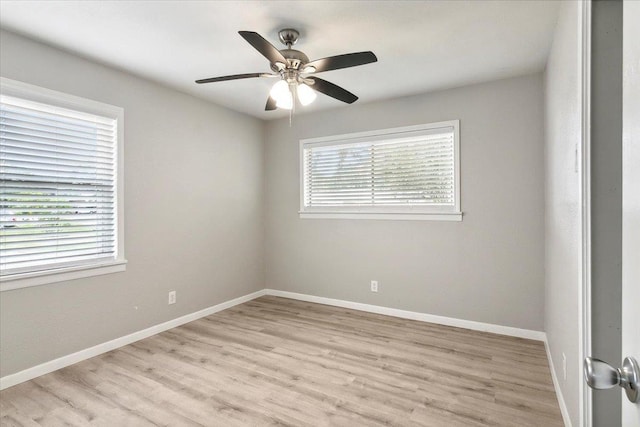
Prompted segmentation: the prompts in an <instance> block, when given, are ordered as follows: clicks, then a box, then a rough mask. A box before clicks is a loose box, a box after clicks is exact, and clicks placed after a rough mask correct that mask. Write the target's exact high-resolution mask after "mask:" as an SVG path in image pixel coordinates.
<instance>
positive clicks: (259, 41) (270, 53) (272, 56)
mask: <svg viewBox="0 0 640 427" xmlns="http://www.w3.org/2000/svg"><path fill="white" fill-rule="evenodd" d="M238 33H239V34H240V35H241V36H242V38H244V39H245V40H246V41H248V42H249V44H250V45H251V46H253V47H254V48H255V49H256V50H257V51H258V52H260V53H261V54H262V56H264V57H265V58H267V59H268V60H269V62H271V63H272V64H275V63H276V62H281V63H283V64H285V65H286V63H287V60H286V59H285V58H284V56H282V54H281V53H280V51H279V50H278V49H276V47H275V46H274V45H272V44H271V43H269V42H268V41H266V40H265V39H264V37H262V36H261V35H260V34H258V33H255V32H253V31H238Z"/></svg>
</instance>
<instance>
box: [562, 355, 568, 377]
mask: <svg viewBox="0 0 640 427" xmlns="http://www.w3.org/2000/svg"><path fill="white" fill-rule="evenodd" d="M562 378H564V380H565V381H566V380H567V356H565V355H564V353H562Z"/></svg>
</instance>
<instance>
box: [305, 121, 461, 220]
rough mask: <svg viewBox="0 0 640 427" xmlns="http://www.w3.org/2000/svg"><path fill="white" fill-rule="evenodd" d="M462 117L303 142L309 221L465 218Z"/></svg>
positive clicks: (306, 204) (307, 216) (306, 211)
mask: <svg viewBox="0 0 640 427" xmlns="http://www.w3.org/2000/svg"><path fill="white" fill-rule="evenodd" d="M458 128H459V122H458V121H457V120H454V121H447V122H439V123H433V124H427V125H419V126H410V127H403V128H394V129H386V130H381V131H374V132H365V133H357V134H349V135H339V136H333V137H327V138H315V139H307V140H302V141H301V142H300V144H301V146H300V159H301V161H300V163H301V164H300V167H301V169H300V170H301V172H302V173H301V195H300V196H301V210H300V214H301V217H303V218H314V217H316V218H374V219H438V220H460V219H461V216H462V215H461V212H460V180H459V173H460V172H459V130H458Z"/></svg>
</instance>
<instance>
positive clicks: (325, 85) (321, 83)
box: [309, 77, 358, 104]
mask: <svg viewBox="0 0 640 427" xmlns="http://www.w3.org/2000/svg"><path fill="white" fill-rule="evenodd" d="M309 79H310V80H313V81H314V82H315V83H314V84H312V85H310V86H309V87H310V88H311V89H315V90H317V91H318V92H321V93H324V94H325V95H329V96H330V97H332V98H335V99H337V100H338V101H342V102H346V103H347V104H353V103H354V102H356V101H357V100H358V97H357V96H355V95H354V94H352V93H351V92H349V91H348V90H346V89H342V88H341V87H340V86H336V85H334V84H333V83H331V82H328V81H326V80H322V79H320V78H318V77H309Z"/></svg>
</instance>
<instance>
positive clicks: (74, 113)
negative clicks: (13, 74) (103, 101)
mask: <svg viewBox="0 0 640 427" xmlns="http://www.w3.org/2000/svg"><path fill="white" fill-rule="evenodd" d="M4 83H7V82H5V81H3V93H2V95H1V98H0V125H1V127H2V130H1V137H0V254H1V256H0V277H1V278H2V279H4V280H6V279H8V278H9V279H11V278H16V277H24V276H25V275H27V276H29V275H33V274H43V273H55V272H59V271H67V270H68V269H69V268H71V269H78V268H87V267H89V268H90V267H94V266H102V265H105V264H109V263H111V264H113V263H115V262H116V261H119V260H120V261H122V254H121V253H119V252H121V248H122V245H121V243H122V242H121V241H119V240H121V238H122V237H121V233H119V227H120V224H119V221H118V220H119V213H118V197H117V196H118V168H117V163H118V155H117V154H118V153H117V150H118V135H119V132H118V113H119V112H120V113H121V109H120V110H119V111H118V110H115V111H113V110H111V109H107V110H108V111H105V112H104V113H106V115H105V114H104V113H103V114H95V113H94V112H87V111H86V110H87V109H86V108H85V109H84V111H83V110H81V109H79V108H77V107H78V106H77V105H76V108H74V109H71V108H67V105H68V104H69V102H68V101H69V100H70V97H68V96H64V95H62V94H61V96H60V97H59V99H56V97H55V96H53V95H54V93H53V92H49V91H46V94H47V95H48V96H44V98H45V101H48V102H41V101H40V100H38V101H35V100H33V99H32V98H34V96H30V95H33V94H34V93H33V92H29V91H26V92H25V93H24V94H22V95H23V96H12V95H8V94H6V92H9V90H4V89H5V87H4ZM9 86H11V85H9ZM12 87H13V89H14V92H17V93H18V94H20V90H19V89H20V87H19V85H18V87H16V86H15V85H14V86H12ZM43 91H44V90H43ZM36 92H38V91H37V90H36ZM42 93H45V92H42ZM36 95H37V93H36ZM35 98H38V96H35ZM41 98H42V97H41ZM87 103H88V104H90V105H92V106H93V107H95V104H93V103H92V102H90V101H88V100H87ZM62 105H65V106H64V107H63V106H62ZM114 108H115V107H114ZM89 110H91V108H89ZM114 113H115V114H114Z"/></svg>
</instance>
